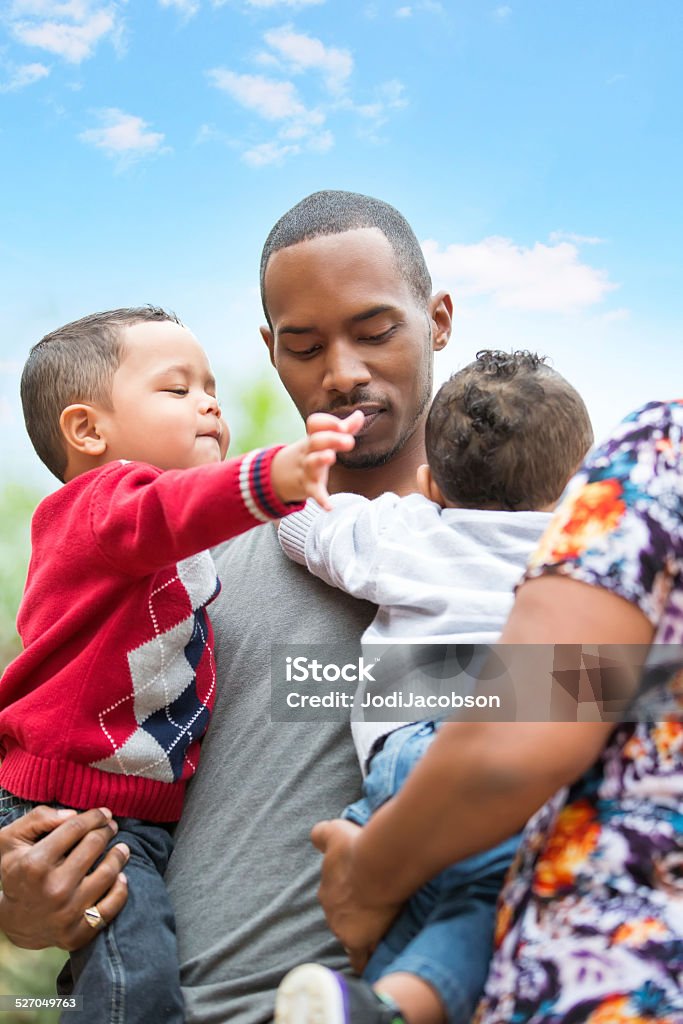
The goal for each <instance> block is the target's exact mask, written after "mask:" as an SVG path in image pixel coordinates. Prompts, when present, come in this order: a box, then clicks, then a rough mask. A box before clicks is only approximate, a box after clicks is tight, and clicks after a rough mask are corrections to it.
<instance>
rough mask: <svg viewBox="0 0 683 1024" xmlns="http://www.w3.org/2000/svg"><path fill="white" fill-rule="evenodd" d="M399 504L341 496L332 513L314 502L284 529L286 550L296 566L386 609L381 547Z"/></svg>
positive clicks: (390, 498)
mask: <svg viewBox="0 0 683 1024" xmlns="http://www.w3.org/2000/svg"><path fill="white" fill-rule="evenodd" d="M399 500H400V499H399V498H398V496H397V495H396V494H392V493H388V494H383V495H382V496H381V497H380V498H375V499H374V501H369V500H368V499H367V498H363V497H361V496H360V495H358V494H338V495H333V497H332V498H331V499H330V501H331V506H332V507H331V511H329V512H323V510H322V508H321V507H320V506H319V505H317V504H316V503H315V502H313V501H309V502H307V504H306V506H305V508H303V509H302V510H301V511H300V512H295V513H294V514H293V515H291V516H288V517H287V519H285V520H283V522H282V523H280V528H279V537H280V544H281V545H282V548H283V550H284V551H285V553H286V554H287V555H288V556H289V557H290V558H291V559H292V560H293V561H295V562H299V564H301V565H305V566H306V567H307V568H308V569H309V571H310V572H312V573H313V574H314V575H315V576H318V577H319V578H320V579H321V580H324V581H325V582H326V583H329V584H330V585H331V586H333V587H339V589H340V590H345V591H346V592H347V593H349V594H352V595H353V596H354V597H361V598H365V599H366V600H367V601H373V602H374V603H375V604H380V603H382V601H381V599H380V598H381V590H382V577H383V566H381V565H380V557H381V555H382V544H381V541H382V536H383V534H384V531H385V530H386V527H387V525H388V524H389V522H390V521H391V520H392V519H393V514H394V509H395V508H396V504H397V502H398V501H399ZM384 554H385V553H384ZM384 561H386V554H385V558H384Z"/></svg>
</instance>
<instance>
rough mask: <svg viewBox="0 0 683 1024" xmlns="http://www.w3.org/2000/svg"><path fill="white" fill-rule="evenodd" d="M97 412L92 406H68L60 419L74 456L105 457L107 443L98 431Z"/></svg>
mask: <svg viewBox="0 0 683 1024" xmlns="http://www.w3.org/2000/svg"><path fill="white" fill-rule="evenodd" d="M97 421H98V415H97V410H96V409H95V407H94V406H92V405H85V404H84V403H79V404H77V405H67V407H66V409H64V410H63V411H62V415H61V416H60V417H59V426H60V429H61V431H62V435H63V437H64V440H65V441H66V445H67V458H68V455H69V452H71V453H72V454H74V455H88V456H91V457H97V456H98V455H104V453H105V451H106V450H107V442H106V440H105V439H104V438H103V437H102V436H101V435H100V432H99V429H98V424H97Z"/></svg>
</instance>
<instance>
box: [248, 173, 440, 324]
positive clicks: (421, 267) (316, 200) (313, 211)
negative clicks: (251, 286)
mask: <svg viewBox="0 0 683 1024" xmlns="http://www.w3.org/2000/svg"><path fill="white" fill-rule="evenodd" d="M358 228H378V229H379V230H380V231H381V232H382V234H383V235H384V237H385V238H386V239H387V241H388V242H389V245H390V246H391V248H392V249H393V251H394V256H395V258H396V263H397V265H398V269H399V271H400V273H401V275H402V276H403V278H404V279H405V280H406V281H407V282H408V284H409V286H410V289H411V291H412V292H413V294H414V295H415V297H416V299H417V300H418V302H420V303H425V304H426V303H427V302H429V299H430V296H431V294H432V279H431V277H430V276H429V271H428V270H427V264H426V262H425V258H424V255H423V252H422V249H421V248H420V243H419V242H418V240H417V238H416V237H415V233H414V231H413V229H412V228H411V226H410V224H409V223H408V221H407V220H406V219H405V217H404V216H403V214H401V213H399V212H398V210H396V209H395V208H394V207H393V206H390V205H389V203H384V202H382V200H381V199H373V198H372V196H364V195H360V194H359V193H358V192H335V191H325V192H314V193H313V194H312V195H310V196H306V198H305V199H302V200H301V202H299V203H297V204H296V206H293V207H292V209H291V210H288V211H287V213H285V214H284V215H283V216H282V217H280V219H279V221H278V222H277V224H276V225H275V227H274V228H273V229H272V231H271V232H270V234H269V235H268V238H267V239H266V243H265V245H264V246H263V252H262V254H261V302H262V303H263V312H264V313H265V315H266V319H267V320H268V325H269V326H270V327H271V328H272V326H273V325H272V323H271V320H270V315H269V313H268V306H267V304H266V290H265V279H266V269H267V267H268V261H269V260H270V257H271V256H272V255H273V254H274V253H276V252H279V250H280V249H288V248H289V247H290V245H297V244H298V243H299V242H307V241H309V240H310V239H311V238H319V237H320V236H322V235H340V234H343V232H345V231H355V230H357V229H358Z"/></svg>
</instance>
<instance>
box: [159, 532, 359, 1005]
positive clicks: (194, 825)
mask: <svg viewBox="0 0 683 1024" xmlns="http://www.w3.org/2000/svg"><path fill="white" fill-rule="evenodd" d="M214 554H215V561H216V566H217V569H218V574H219V576H220V579H221V581H222V584H223V589H222V592H221V594H220V596H219V598H218V599H217V600H216V602H215V603H214V604H213V605H211V607H210V609H209V611H210V614H211V620H212V622H213V627H214V632H215V638H216V661H217V668H218V686H217V693H216V704H215V709H214V713H213V716H212V720H211V724H210V726H209V730H208V732H207V734H206V737H205V739H204V742H203V744H202V753H201V759H200V762H199V767H198V771H197V775H196V777H195V779H194V780H193V782H192V783H191V785H190V787H189V792H188V796H187V800H186V803H185V808H184V810H183V816H182V819H181V821H180V824H179V825H178V828H177V831H176V838H175V850H174V853H173V856H172V858H171V863H170V866H169V869H168V872H167V875H166V880H167V883H168V888H169V891H170V894H171V898H172V900H173V904H174V906H175V911H176V923H177V929H178V946H179V954H180V965H181V976H182V982H183V986H184V995H185V999H186V1005H187V1022H188V1024H224V1022H226V1021H230V1022H236V1024H264V1022H266V1021H269V1020H270V1019H271V1016H272V1010H273V998H274V992H275V989H276V988H277V986H278V984H279V982H280V979H281V978H282V976H283V974H285V972H286V971H288V970H289V969H290V968H292V967H294V966H296V965H297V964H299V963H303V962H305V961H308V960H314V961H317V962H319V963H323V964H326V965H327V966H330V967H335V968H340V967H342V966H344V965H345V963H346V958H345V956H344V954H343V951H342V949H341V947H340V946H339V944H338V943H337V942H336V940H335V939H334V938H333V936H332V935H331V934H330V932H329V931H328V929H327V925H326V924H325V920H324V917H323V913H322V910H321V909H320V906H319V904H318V901H317V897H316V890H317V887H318V881H319V870H320V855H319V854H318V853H317V851H316V850H315V849H314V848H313V846H312V845H311V843H310V841H309V832H310V830H311V828H312V826H313V825H314V824H315V823H316V822H317V821H319V820H321V819H323V818H332V817H336V816H338V814H339V812H340V811H341V809H342V808H343V807H344V805H345V804H347V803H349V802H350V801H352V800H354V799H356V798H357V796H358V795H359V792H360V773H359V770H358V763H357V761H356V757H355V753H354V749H353V744H352V741H351V733H350V730H349V726H348V722H346V723H344V722H340V723H324V722H323V723H316V724H315V725H312V724H310V723H286V724H281V723H275V724H273V723H272V722H271V719H270V697H271V694H270V645H271V643H276V642H292V643H296V642H300V643H325V642H330V641H331V640H334V641H335V642H344V641H348V642H357V641H358V640H359V638H360V636H361V634H362V632H363V630H364V629H365V628H366V627H367V626H368V624H369V623H370V621H371V620H372V618H373V616H374V614H375V611H376V609H375V607H374V606H373V605H371V604H368V603H366V602H364V601H358V600H354V599H353V598H350V597H348V596H347V595H346V594H342V593H340V592H339V591H338V590H333V589H332V588H331V587H328V586H327V585H326V584H325V583H322V582H320V580H317V579H315V578H314V577H312V576H310V575H309V574H308V572H307V571H306V569H303V568H302V567H301V566H299V565H295V564H294V563H292V562H290V561H289V560H288V559H287V558H286V556H285V555H284V554H283V553H282V551H281V550H280V545H279V544H278V541H277V534H276V531H275V529H274V527H273V526H271V525H270V524H268V525H266V526H261V527H257V528H256V529H254V530H252V531H250V532H249V533H247V534H245V535H244V536H242V537H238V538H236V539H235V540H233V541H229V542H228V543H227V544H225V545H224V546H223V547H221V548H219V549H218V550H217V551H216V552H215V553H214Z"/></svg>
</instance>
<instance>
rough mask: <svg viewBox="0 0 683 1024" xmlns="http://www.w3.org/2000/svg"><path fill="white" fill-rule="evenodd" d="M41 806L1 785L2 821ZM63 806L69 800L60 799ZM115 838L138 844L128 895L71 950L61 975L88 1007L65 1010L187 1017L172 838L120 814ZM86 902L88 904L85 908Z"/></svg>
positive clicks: (179, 1022) (116, 1021)
mask: <svg viewBox="0 0 683 1024" xmlns="http://www.w3.org/2000/svg"><path fill="white" fill-rule="evenodd" d="M34 806H36V805H35V804H32V803H30V802H28V801H26V800H20V799H19V798H18V797H15V796H12V795H11V794H10V793H7V792H6V791H5V790H2V789H0V827H2V826H4V825H9V824H10V823H11V822H13V821H16V820H17V819H18V818H21V817H23V815H24V814H26V813H27V812H28V811H30V810H31V808H32V807H34ZM53 806H61V805H56V804H55V805H53ZM117 822H118V825H119V831H118V832H117V834H116V836H115V837H114V839H113V840H112V841H111V843H110V846H111V845H113V844H114V843H126V844H127V846H129V847H130V859H129V861H128V863H127V864H126V867H125V872H126V877H127V879H128V900H127V902H126V905H125V906H124V908H123V910H122V911H121V912H120V914H118V915H117V916H116V917H115V918H114V920H113V921H111V922H110V923H109V924H108V925H107V926H106V927H105V928H102V929H101V930H100V931H98V932H97V933H95V935H94V938H93V940H92V942H89V943H88V945H87V946H84V947H83V949H79V950H76V952H74V953H71V954H70V956H69V960H68V961H67V962H66V964H65V965H64V967H63V969H62V971H61V973H60V975H59V978H58V979H57V991H58V993H59V995H62V996H70V995H76V996H82V997H83V1012H81V1011H79V1010H64V1011H63V1012H62V1015H61V1017H60V1021H64V1022H66V1021H69V1022H73V1024H83V1022H85V1021H87V1022H88V1024H151V1022H152V1021H154V1022H155V1024H157V1022H158V1024H184V1020H185V1013H184V1008H183V999H182V994H181V991H180V974H179V970H178V952H177V949H176V939H175V921H174V917H173V910H172V908H171V903H170V900H169V898H168V894H167V892H166V886H165V885H164V880H163V873H164V871H165V870H166V865H167V863H168V859H169V857H170V855H171V849H172V840H171V836H170V834H169V832H168V831H167V829H165V828H164V827H163V826H162V825H155V824H151V823H149V822H145V821H138V820H137V819H136V818H117ZM83 909H85V908H83Z"/></svg>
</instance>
